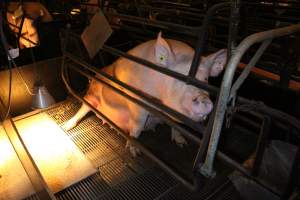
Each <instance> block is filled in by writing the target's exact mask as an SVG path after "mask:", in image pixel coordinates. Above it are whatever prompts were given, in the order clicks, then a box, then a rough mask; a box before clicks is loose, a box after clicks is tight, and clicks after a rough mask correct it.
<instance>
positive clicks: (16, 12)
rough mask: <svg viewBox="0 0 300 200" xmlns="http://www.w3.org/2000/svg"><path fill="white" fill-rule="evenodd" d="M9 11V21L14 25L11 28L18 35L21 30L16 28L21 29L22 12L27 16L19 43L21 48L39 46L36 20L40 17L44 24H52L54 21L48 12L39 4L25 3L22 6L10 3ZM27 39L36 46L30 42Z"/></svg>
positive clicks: (7, 16) (7, 14) (7, 15)
mask: <svg viewBox="0 0 300 200" xmlns="http://www.w3.org/2000/svg"><path fill="white" fill-rule="evenodd" d="M7 10H8V11H7V13H6V18H7V21H8V22H9V23H10V24H12V25H9V27H10V29H11V30H12V31H13V32H14V33H16V34H18V32H19V29H18V28H16V27H15V26H17V27H20V25H21V19H22V12H23V13H25V14H26V17H25V19H24V23H23V28H22V31H21V34H22V37H21V38H20V41H19V42H20V47H21V48H30V47H34V46H36V45H35V44H38V42H39V38H38V33H37V30H36V27H35V26H34V20H35V19H37V18H38V17H40V18H41V21H42V22H50V21H52V20H53V18H52V16H51V14H50V13H49V12H48V10H47V9H46V8H45V7H44V6H43V5H42V4H41V3H38V2H24V3H22V4H19V3H18V2H10V3H8V6H7ZM13 25H14V26H13ZM25 38H26V39H25ZM27 39H28V40H30V41H32V42H34V43H35V44H33V43H31V42H29V41H28V40H27Z"/></svg>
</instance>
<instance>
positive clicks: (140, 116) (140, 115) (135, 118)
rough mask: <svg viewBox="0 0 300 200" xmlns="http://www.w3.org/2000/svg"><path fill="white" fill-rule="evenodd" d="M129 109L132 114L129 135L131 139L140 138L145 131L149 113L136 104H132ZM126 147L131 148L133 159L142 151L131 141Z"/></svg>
mask: <svg viewBox="0 0 300 200" xmlns="http://www.w3.org/2000/svg"><path fill="white" fill-rule="evenodd" d="M129 109H130V114H131V119H130V121H129V123H130V128H129V135H130V137H133V138H138V137H139V136H140V134H141V132H142V131H143V130H144V129H145V124H146V121H147V118H148V115H149V113H148V112H147V111H146V110H144V109H143V108H140V107H138V106H136V105H134V104H130V105H129ZM126 147H127V148H129V150H130V153H131V155H132V156H133V157H136V156H137V155H139V154H140V153H141V152H140V150H139V149H138V148H137V147H135V146H134V145H133V144H131V143H130V142H129V141H127V143H126Z"/></svg>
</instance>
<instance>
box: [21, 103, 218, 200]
mask: <svg viewBox="0 0 300 200" xmlns="http://www.w3.org/2000/svg"><path fill="white" fill-rule="evenodd" d="M79 106H80V104H79V103H78V102H72V101H66V102H63V103H62V104H61V105H59V106H57V107H54V108H52V109H49V110H47V111H46V112H47V114H48V115H49V116H51V117H52V118H53V119H54V120H55V121H56V122H57V124H58V125H62V124H63V123H64V122H66V121H67V120H68V119H69V118H71V117H72V116H73V115H74V114H75V112H76V111H77V110H78V109H79ZM67 135H68V136H69V137H70V138H71V139H72V140H73V142H74V143H75V144H76V145H77V146H78V148H79V149H80V150H81V151H82V152H83V153H84V154H85V155H86V157H87V158H88V159H89V160H90V161H91V163H92V164H93V165H94V167H96V168H97V169H99V172H97V173H96V174H94V175H92V176H90V177H87V178H86V179H84V180H82V181H80V182H78V183H76V184H74V185H72V186H70V187H68V188H67V189H65V190H63V191H60V192H58V193H56V194H55V196H56V197H57V199H59V200H69V199H80V200H82V199H99V200H100V199H101V200H106V199H115V200H119V199H128V200H134V199H136V200H143V199H145V200H147V199H149V200H150V199H161V200H177V199H178V200H181V199H182V200H184V199H206V197H205V196H207V195H208V194H206V193H205V192H204V191H201V192H198V193H197V192H190V191H189V190H188V189H186V188H185V187H184V186H182V185H181V184H180V183H179V182H177V181H176V180H175V179H174V178H172V177H171V176H170V175H168V174H167V173H165V172H164V171H162V170H161V169H160V168H159V167H158V166H156V165H155V164H154V163H153V162H152V161H150V160H149V159H147V158H146V157H145V156H140V157H138V158H135V159H133V158H132V157H131V156H130V153H129V152H128V150H126V149H125V142H126V141H125V140H124V139H123V138H122V137H121V136H120V135H118V134H117V133H116V132H115V131H114V130H112V129H111V128H110V127H109V126H108V125H107V124H102V122H101V120H100V119H98V118H96V117H95V116H94V115H89V116H87V117H85V118H84V119H83V121H82V122H80V123H79V124H78V126H76V127H75V128H74V129H72V130H70V131H68V132H67ZM216 187H217V186H216ZM26 200H37V197H36V196H35V195H33V196H31V197H29V198H27V199H26Z"/></svg>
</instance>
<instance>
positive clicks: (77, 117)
mask: <svg viewBox="0 0 300 200" xmlns="http://www.w3.org/2000/svg"><path fill="white" fill-rule="evenodd" d="M84 99H85V100H86V101H87V102H89V103H90V104H91V105H92V106H94V107H95V108H97V106H98V104H99V100H98V99H97V98H96V97H94V96H92V95H86V96H85V97H84ZM90 111H91V108H90V107H89V106H88V105H86V104H85V103H83V104H82V105H81V107H80V109H79V110H78V111H77V113H76V114H75V115H74V116H73V117H72V118H71V119H69V120H68V121H67V122H66V123H65V124H64V125H63V126H62V128H63V129H64V130H66V131H68V130H71V129H72V128H74V127H75V126H76V125H77V124H78V122H79V121H80V120H81V119H82V118H83V117H84V116H85V115H86V114H87V113H88V112H90Z"/></svg>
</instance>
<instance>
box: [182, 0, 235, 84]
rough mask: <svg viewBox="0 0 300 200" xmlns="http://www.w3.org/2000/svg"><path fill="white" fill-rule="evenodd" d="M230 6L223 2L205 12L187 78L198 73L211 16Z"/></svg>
mask: <svg viewBox="0 0 300 200" xmlns="http://www.w3.org/2000/svg"><path fill="white" fill-rule="evenodd" d="M229 6H230V2H225V3H219V4H216V5H214V6H212V7H211V8H209V10H208V11H207V13H206V15H205V18H204V19H203V22H202V31H201V32H200V35H199V38H198V41H197V44H196V49H195V54H194V57H193V62H192V64H191V67H190V70H189V74H188V76H189V77H190V78H194V77H195V75H196V73H197V71H198V67H199V64H200V62H201V54H202V52H203V47H204V42H205V38H206V35H207V32H208V27H209V25H210V24H211V21H212V18H213V15H215V13H216V12H217V11H220V10H225V9H228V8H229Z"/></svg>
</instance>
